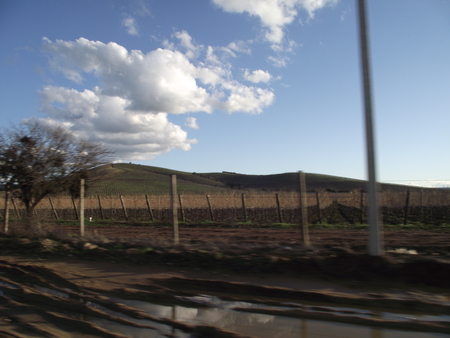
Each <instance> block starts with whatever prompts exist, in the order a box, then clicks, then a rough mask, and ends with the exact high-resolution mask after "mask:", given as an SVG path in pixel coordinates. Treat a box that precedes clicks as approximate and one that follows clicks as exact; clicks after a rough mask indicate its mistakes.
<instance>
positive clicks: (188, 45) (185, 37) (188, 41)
mask: <svg viewBox="0 0 450 338" xmlns="http://www.w3.org/2000/svg"><path fill="white" fill-rule="evenodd" d="M175 37H176V38H177V39H179V40H180V43H181V46H182V47H184V48H185V49H186V54H185V55H186V56H187V57H188V59H192V58H194V57H196V56H197V55H198V50H199V49H200V48H203V46H200V47H197V46H195V45H194V44H193V43H192V37H191V36H190V35H189V34H188V33H187V32H186V31H182V32H176V33H175Z"/></svg>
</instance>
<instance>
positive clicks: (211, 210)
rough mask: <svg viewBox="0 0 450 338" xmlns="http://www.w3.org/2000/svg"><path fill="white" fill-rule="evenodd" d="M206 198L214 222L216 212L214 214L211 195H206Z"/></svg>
mask: <svg viewBox="0 0 450 338" xmlns="http://www.w3.org/2000/svg"><path fill="white" fill-rule="evenodd" d="M206 200H207V201H208V209H209V216H210V217H211V221H213V222H214V214H213V209H212V206H211V201H210V199H209V195H206Z"/></svg>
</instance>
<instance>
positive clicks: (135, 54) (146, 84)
mask: <svg viewBox="0 0 450 338" xmlns="http://www.w3.org/2000/svg"><path fill="white" fill-rule="evenodd" d="M367 7H368V16H369V34H370V37H369V38H370V52H371V68H372V69H371V70H372V91H373V100H374V107H373V108H374V119H375V137H376V139H375V141H376V158H377V176H378V180H379V181H381V182H399V183H404V184H414V185H423V186H450V156H448V154H447V151H448V148H449V145H450V132H449V127H450V1H448V0H427V1H424V0H408V1H405V0H404V1H400V0H398V1H392V0H376V1H375V0H368V1H367ZM356 11H357V7H356V1H353V0H352V1H350V0H339V1H338V0H196V1H181V0H164V1H160V0H148V1H144V0H142V1H138V0H136V1H119V0H103V1H89V0H78V1H49V0H39V1H33V0H27V1H22V0H14V1H13V0H2V1H1V2H0V55H1V59H0V71H1V80H0V86H1V87H0V98H1V105H0V114H1V121H2V122H1V126H2V127H10V126H11V125H12V124H13V125H15V124H17V123H19V122H20V121H22V120H23V119H29V118H33V117H34V118H39V119H42V120H43V121H44V122H45V123H48V124H58V125H64V126H66V127H67V128H69V129H71V130H72V131H73V132H74V133H76V134H77V135H79V136H80V137H85V138H88V139H90V140H91V141H94V142H101V143H104V144H105V146H107V147H109V148H110V149H111V150H114V151H115V154H116V157H117V160H121V161H125V162H133V163H141V164H147V165H154V166H160V167H166V168H171V169H176V170H181V171H187V172H213V171H233V172H239V173H244V174H276V173H283V172H294V171H298V170H303V171H305V172H310V173H321V174H329V175H337V176H344V177H351V178H359V179H365V178H366V177H367V175H366V155H365V130H364V120H363V108H362V107H363V102H362V91H361V75H360V59H359V40H358V25H357V13H356Z"/></svg>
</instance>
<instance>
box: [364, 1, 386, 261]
mask: <svg viewBox="0 0 450 338" xmlns="http://www.w3.org/2000/svg"><path fill="white" fill-rule="evenodd" d="M358 9H359V33H360V45H361V66H362V76H363V90H364V115H365V124H366V143H367V167H368V176H369V177H368V189H367V190H368V207H369V209H368V221H369V255H371V256H381V255H383V254H384V248H383V244H382V242H383V239H382V233H381V229H380V220H379V219H380V211H379V207H378V191H377V190H378V187H377V185H378V184H377V180H376V170H375V142H374V133H373V120H372V94H371V87H370V64H369V43H368V38H367V24H366V22H367V20H366V4H365V0H358Z"/></svg>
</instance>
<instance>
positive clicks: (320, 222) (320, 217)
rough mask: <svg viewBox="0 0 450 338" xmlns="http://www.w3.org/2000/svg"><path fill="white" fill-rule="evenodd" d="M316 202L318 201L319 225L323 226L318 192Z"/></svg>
mask: <svg viewBox="0 0 450 338" xmlns="http://www.w3.org/2000/svg"><path fill="white" fill-rule="evenodd" d="M316 201H317V214H318V215H319V224H322V211H321V210H320V198H319V192H318V191H316Z"/></svg>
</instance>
